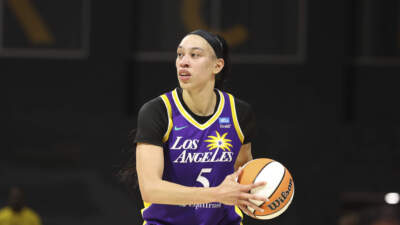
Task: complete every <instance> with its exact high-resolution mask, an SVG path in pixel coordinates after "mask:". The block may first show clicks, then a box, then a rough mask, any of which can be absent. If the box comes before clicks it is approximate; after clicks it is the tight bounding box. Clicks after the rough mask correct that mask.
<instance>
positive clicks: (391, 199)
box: [385, 192, 400, 205]
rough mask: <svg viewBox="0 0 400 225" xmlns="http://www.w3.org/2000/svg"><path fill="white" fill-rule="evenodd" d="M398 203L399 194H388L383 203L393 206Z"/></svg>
mask: <svg viewBox="0 0 400 225" xmlns="http://www.w3.org/2000/svg"><path fill="white" fill-rule="evenodd" d="M399 201H400V195H399V193H396V192H390V193H387V194H385V202H386V203H387V204H391V205H395V204H397V203H399Z"/></svg>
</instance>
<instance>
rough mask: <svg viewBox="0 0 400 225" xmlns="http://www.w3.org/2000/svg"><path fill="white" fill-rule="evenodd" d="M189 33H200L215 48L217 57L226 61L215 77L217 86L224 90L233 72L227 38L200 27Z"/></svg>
mask: <svg viewBox="0 0 400 225" xmlns="http://www.w3.org/2000/svg"><path fill="white" fill-rule="evenodd" d="M189 34H195V35H199V36H201V37H202V38H204V39H205V40H206V41H207V42H208V44H210V46H211V47H212V48H213V49H214V52H215V55H216V57H217V58H222V59H223V60H224V62H225V65H224V67H223V68H222V70H221V72H219V73H218V74H216V77H215V88H218V89H220V90H222V89H223V87H224V82H225V80H226V79H227V77H228V76H229V74H230V72H231V71H230V70H231V59H230V57H229V46H228V44H227V42H226V40H225V39H224V38H223V37H222V36H220V35H218V34H213V33H211V32H208V31H205V30H200V29H199V30H195V31H192V32H190V33H189ZM189 34H188V35H189Z"/></svg>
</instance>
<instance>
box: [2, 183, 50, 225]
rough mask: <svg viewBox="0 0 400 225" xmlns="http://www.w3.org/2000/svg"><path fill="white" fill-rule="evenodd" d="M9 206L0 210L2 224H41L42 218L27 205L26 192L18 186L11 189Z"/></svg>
mask: <svg viewBox="0 0 400 225" xmlns="http://www.w3.org/2000/svg"><path fill="white" fill-rule="evenodd" d="M8 200H9V202H8V206H6V207H4V208H2V209H1V210H0V225H41V224H42V222H41V219H40V217H39V215H38V214H36V213H35V212H34V211H33V210H32V209H31V208H29V207H27V206H26V205H25V201H24V194H23V192H22V190H21V189H20V188H18V187H12V188H11V189H10V194H9V199H8Z"/></svg>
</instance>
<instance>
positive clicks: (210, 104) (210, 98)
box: [182, 87, 217, 116]
mask: <svg viewBox="0 0 400 225" xmlns="http://www.w3.org/2000/svg"><path fill="white" fill-rule="evenodd" d="M182 98H183V101H184V102H185V104H186V105H187V107H188V108H189V109H190V111H192V112H193V113H194V114H196V115H198V116H209V115H212V114H213V113H214V109H215V104H217V96H216V95H215V92H214V88H213V87H207V88H203V89H196V90H187V89H183V91H182Z"/></svg>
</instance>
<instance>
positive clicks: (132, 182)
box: [116, 129, 139, 191]
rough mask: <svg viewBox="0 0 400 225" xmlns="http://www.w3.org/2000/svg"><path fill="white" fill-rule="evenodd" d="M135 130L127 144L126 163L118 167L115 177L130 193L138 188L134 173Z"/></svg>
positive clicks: (130, 134) (129, 136)
mask: <svg viewBox="0 0 400 225" xmlns="http://www.w3.org/2000/svg"><path fill="white" fill-rule="evenodd" d="M135 136H136V129H133V130H132V131H131V132H130V133H129V135H128V140H129V144H128V146H129V147H127V149H126V150H125V152H126V153H127V154H128V160H127V162H126V163H125V164H124V165H122V166H120V168H119V170H118V172H117V174H116V175H117V177H118V179H119V181H120V182H121V183H123V184H124V185H126V187H127V188H128V190H130V191H132V190H134V189H136V188H138V186H139V185H138V178H137V173H136V143H135V142H134V139H135Z"/></svg>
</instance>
